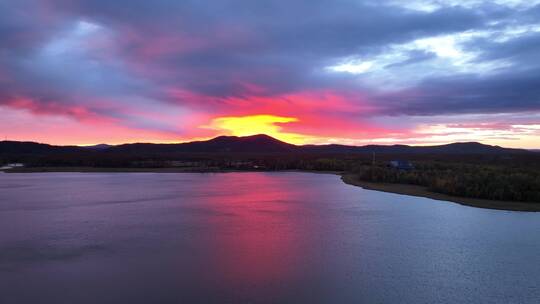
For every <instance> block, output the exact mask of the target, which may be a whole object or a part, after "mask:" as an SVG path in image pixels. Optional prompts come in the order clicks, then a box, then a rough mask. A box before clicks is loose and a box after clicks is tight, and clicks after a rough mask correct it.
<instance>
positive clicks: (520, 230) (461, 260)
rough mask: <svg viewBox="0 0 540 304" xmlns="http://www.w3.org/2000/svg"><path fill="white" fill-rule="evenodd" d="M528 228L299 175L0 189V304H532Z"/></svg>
mask: <svg viewBox="0 0 540 304" xmlns="http://www.w3.org/2000/svg"><path fill="white" fill-rule="evenodd" d="M539 302H540V213H525V212H511V211H496V210H486V209H478V208H472V207H467V206H461V205H457V204H453V203H448V202H441V201H435V200H431V199H427V198H418V197H411V196H403V195H397V194H390V193H382V192H376V191H370V190H364V189H361V188H358V187H354V186H350V185H346V184H344V183H343V182H342V181H341V180H340V178H339V176H337V175H331V174H310V173H295V172H289V173H265V172H255V173H206V174H200V173H180V174H173V173H167V174H163V173H162V174H160V173H27V174H0V303H2V304H11V303H17V304H20V303H55V304H58V303H70V304H72V303H130V304H132V303H295V304H299V303H310V304H311V303H505V304H506V303H539Z"/></svg>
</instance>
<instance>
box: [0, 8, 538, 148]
mask: <svg viewBox="0 0 540 304" xmlns="http://www.w3.org/2000/svg"><path fill="white" fill-rule="evenodd" d="M258 133H265V134H268V135H271V136H274V137H276V138H278V139H281V140H284V141H287V142H290V143H295V144H326V143H341V144H351V145H364V144H411V145H432V144H443V143H449V142H463V141H479V142H482V143H486V144H493V145H501V146H506V147H521V148H540V0H526V1H521V0H494V1H480V0H460V1H458V0H411V1H397V0H393V1H392V0H390V1H381V0H373V1H372V0H366V1H359V0H355V1H352V0H305V1H304V0H294V1H266V0H258V1H252V0H227V1H195V0H193V1H190V0H183V1H173V0H153V1H146V0H115V1H110V0H0V136H1V137H2V139H8V140H26V141H37V142H44V143H50V144H60V145H92V144H99V143H108V144H119V143H132V142H156V143H172V142H184V141H191V140H204V139H209V138H212V137H215V136H219V135H236V136H245V135H252V134H258Z"/></svg>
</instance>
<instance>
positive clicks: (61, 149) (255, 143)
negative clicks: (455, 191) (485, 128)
mask: <svg viewBox="0 0 540 304" xmlns="http://www.w3.org/2000/svg"><path fill="white" fill-rule="evenodd" d="M82 151H86V152H93V153H109V154H112V153H122V154H168V153H237V154H238V153H258V154H264V153H289V154H290V153H321V154H348V153H370V154H371V153H378V154H509V153H510V154H515V153H532V152H529V151H527V150H523V149H509V148H503V147H499V146H490V145H484V144H481V143H477V142H463V143H452V144H447V145H437V146H408V145H390V146H385V145H367V146H346V145H335V144H333V145H304V146H297V145H292V144H289V143H285V142H282V141H280V140H277V139H275V138H273V137H270V136H268V135H264V134H260V135H253V136H245V137H237V136H219V137H216V138H213V139H210V140H206V141H194V142H188V143H179V144H151V143H136V144H124V145H118V146H109V145H103V144H102V145H97V146H91V147H75V146H51V145H47V144H39V143H33V142H14V141H3V142H0V154H54V153H74V152H82Z"/></svg>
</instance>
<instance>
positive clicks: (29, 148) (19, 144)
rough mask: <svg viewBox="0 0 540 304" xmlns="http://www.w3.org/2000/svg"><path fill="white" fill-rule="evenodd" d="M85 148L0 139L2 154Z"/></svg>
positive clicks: (70, 151)
mask: <svg viewBox="0 0 540 304" xmlns="http://www.w3.org/2000/svg"><path fill="white" fill-rule="evenodd" d="M83 150H84V149H83V148H81V147H77V146H53V145H48V144H40V143H36V142H30V141H9V140H4V141H0V153H2V154H54V153H73V152H81V151H83Z"/></svg>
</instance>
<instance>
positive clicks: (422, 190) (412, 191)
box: [4, 167, 540, 212]
mask: <svg viewBox="0 0 540 304" xmlns="http://www.w3.org/2000/svg"><path fill="white" fill-rule="evenodd" d="M4 172H6V173H40V172H43V173H45V172H74V173H75V172H80V173H84V172H96V173H99V172H104V173H105V172H108V173H115V172H116V173H137V172H140V173H144V172H147V173H227V172H307V173H327V174H337V175H340V176H341V179H342V181H343V182H344V183H346V184H349V185H353V186H357V187H361V188H364V189H367V190H375V191H382V192H389V193H395V194H401V195H409V196H418V197H426V198H431V199H435V200H440V201H448V202H453V203H458V204H461V205H465V206H471V207H477V208H486V209H496V210H507V211H528V212H540V203H526V202H513V201H495V200H486V199H477V198H468V197H458V196H451V195H446V194H442V193H436V192H432V191H429V190H428V189H427V188H426V187H422V186H417V185H407V184H389V183H372V182H366V181H361V180H359V179H357V178H356V177H355V176H354V175H352V174H347V173H342V172H335V171H305V170H287V171H265V170H231V169H220V168H217V167H208V168H189V167H186V168H97V167H23V168H15V169H10V170H5V171H4Z"/></svg>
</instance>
